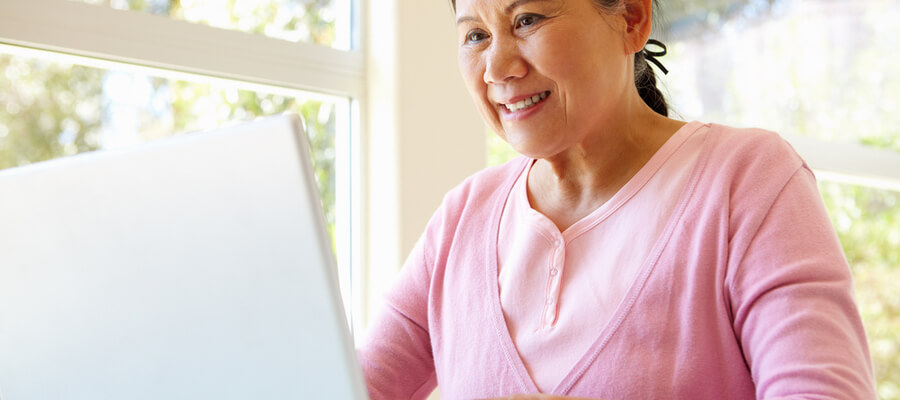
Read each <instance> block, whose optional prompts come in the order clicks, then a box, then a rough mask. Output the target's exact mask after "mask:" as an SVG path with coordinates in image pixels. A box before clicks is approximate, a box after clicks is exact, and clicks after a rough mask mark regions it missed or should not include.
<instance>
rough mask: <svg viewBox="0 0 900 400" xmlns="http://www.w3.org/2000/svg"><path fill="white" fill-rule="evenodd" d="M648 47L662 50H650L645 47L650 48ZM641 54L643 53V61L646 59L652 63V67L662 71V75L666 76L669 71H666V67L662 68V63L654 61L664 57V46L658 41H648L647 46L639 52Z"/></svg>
mask: <svg viewBox="0 0 900 400" xmlns="http://www.w3.org/2000/svg"><path fill="white" fill-rule="evenodd" d="M650 45H654V46H656V47H659V48H661V49H662V50H658V51H653V50H650V49H648V48H647V46H650ZM641 52H643V53H644V59H646V60H647V61H649V62H652V63H653V64H654V65H656V67H657V68H659V70H660V71H662V72H663V74H666V75H668V74H669V70H667V69H666V67H664V66H663V65H662V63H661V62H659V60H657V59H656V57H662V56H664V55H666V45H664V44H663V43H662V42H660V41H659V40H656V39H650V40H648V41H647V44H646V45H644V50H641Z"/></svg>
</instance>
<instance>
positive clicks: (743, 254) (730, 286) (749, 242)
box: [726, 162, 805, 323]
mask: <svg viewBox="0 0 900 400" xmlns="http://www.w3.org/2000/svg"><path fill="white" fill-rule="evenodd" d="M804 166H805V164H804V163H802V162H801V163H800V165H799V166H797V168H795V169H794V171H793V172H791V174H790V175H789V176H788V178H787V179H785V181H784V183H782V184H781V187H780V188H779V189H778V194H776V195H775V197H773V198H772V201H771V202H770V203H769V204H768V206H767V207H766V212H765V213H764V216H763V217H762V218H761V219H760V220H759V223H757V224H756V226H755V227H754V228H753V234H752V235H751V236H750V239H749V240H747V242H746V243H747V244H746V245H745V246H743V248H742V249H741V257H740V259H738V260H735V264H734V269H733V270H732V273H731V274H730V275H731V279H730V282H729V283H728V291H729V293H730V294H732V295H733V294H734V293H735V280H737V277H738V275H739V273H740V271H741V267H742V266H743V265H744V257H746V255H747V250H748V249H749V248H750V246H751V245H752V244H753V242H754V241H756V237H757V235H759V230H760V228H762V226H763V224H764V223H765V222H766V220H768V219H769V216H770V215H771V213H772V207H774V206H775V203H776V202H778V199H779V198H781V195H782V194H783V193H784V190H785V188H787V185H788V184H789V183H790V182H791V181H792V180H794V177H795V176H797V173H798V172H800V171H801V170H803V168H804ZM729 224H730V222H729ZM726 279H727V278H726ZM729 297H731V296H729ZM733 305H734V304H733V302H732V306H733ZM729 309H730V308H729ZM732 314H734V313H733V312H732ZM734 318H737V316H736V315H732V319H734ZM733 322H734V321H733V320H732V323H733Z"/></svg>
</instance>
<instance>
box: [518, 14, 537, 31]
mask: <svg viewBox="0 0 900 400" xmlns="http://www.w3.org/2000/svg"><path fill="white" fill-rule="evenodd" d="M540 18H541V17H540V16H539V15H535V14H524V15H520V16H519V17H518V18H516V28H526V27H529V26H531V25H534V24H536V23H537V22H538V20H539V19H540Z"/></svg>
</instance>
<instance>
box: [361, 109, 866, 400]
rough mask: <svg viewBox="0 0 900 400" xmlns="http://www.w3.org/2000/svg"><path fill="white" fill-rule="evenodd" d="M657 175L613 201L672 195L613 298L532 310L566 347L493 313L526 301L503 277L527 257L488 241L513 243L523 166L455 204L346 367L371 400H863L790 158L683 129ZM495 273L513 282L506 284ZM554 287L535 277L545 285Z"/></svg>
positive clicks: (776, 141)
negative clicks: (510, 222) (508, 225)
mask: <svg viewBox="0 0 900 400" xmlns="http://www.w3.org/2000/svg"><path fill="white" fill-rule="evenodd" d="M685 143H687V144H685ZM692 149H693V150H692ZM692 151H693V153H691V152H692ZM667 152H669V154H668V155H666V153H667ZM661 154H662V155H666V157H658V156H660V155H661ZM654 158H655V159H657V160H656V161H654V160H651V162H648V164H647V166H645V167H644V169H642V170H641V172H639V173H638V174H637V175H636V177H635V178H633V179H632V182H629V184H626V187H625V188H623V189H628V188H629V185H630V184H632V183H633V182H634V181H635V179H638V180H640V179H647V181H646V182H644V185H639V186H641V187H639V188H637V189H636V190H635V193H634V194H633V196H638V197H640V195H641V192H642V191H645V190H650V191H654V190H657V191H658V190H662V191H663V192H665V191H670V192H671V191H672V190H675V193H677V195H676V197H675V200H674V201H672V202H668V203H667V202H662V203H665V204H669V206H663V207H661V208H659V209H656V210H653V211H651V212H650V215H657V216H664V217H663V221H664V222H663V223H661V224H659V226H658V227H656V228H653V227H652V226H651V227H648V228H647V230H648V231H649V233H648V234H646V235H644V237H650V238H651V239H652V240H649V241H647V240H644V241H643V242H641V241H640V240H638V241H636V242H635V247H636V248H637V250H636V251H635V250H632V249H629V251H630V252H631V253H634V254H633V255H631V256H629V257H630V259H640V260H641V262H640V263H637V264H635V263H634V262H631V263H630V266H629V267H628V268H624V271H626V272H627V271H631V272H628V273H624V274H623V275H624V276H625V278H622V279H618V280H616V279H613V280H612V281H614V282H604V281H599V282H596V283H597V285H598V286H601V287H598V288H597V290H598V291H608V292H611V293H614V294H615V293H618V294H617V295H612V296H609V299H607V300H603V301H600V302H594V303H591V302H590V301H585V304H584V307H580V308H579V307H578V304H577V303H578V301H579V296H569V297H568V298H566V297H565V296H566V295H565V294H564V293H570V292H572V293H574V294H581V296H584V294H585V292H590V290H589V289H590V288H586V287H584V285H581V287H579V286H578V285H577V284H575V285H569V284H567V283H566V282H565V281H564V280H563V281H561V282H560V285H559V287H555V288H551V287H549V286H547V285H545V286H544V290H541V291H540V292H539V293H537V294H536V295H537V296H538V297H539V298H541V299H543V298H545V297H546V296H548V295H550V296H551V298H552V299H555V300H556V301H559V302H563V300H565V302H564V303H563V304H562V305H560V306H559V307H558V308H556V309H555V310H556V311H555V312H558V313H559V314H558V315H556V314H554V315H553V316H552V318H550V319H547V318H546V313H545V309H544V308H541V312H540V314H541V315H538V319H537V320H536V321H538V322H537V325H536V326H537V327H538V328H544V329H546V328H548V327H549V328H550V329H559V328H565V329H566V334H567V335H568V336H567V337H568V339H565V340H544V341H542V340H541V338H540V337H537V335H540V334H541V333H540V332H541V329H537V330H534V329H531V328H532V327H531V326H529V327H528V329H519V328H520V327H521V326H522V324H526V325H527V324H529V323H531V322H529V321H534V320H531V319H529V317H528V315H529V313H528V312H527V310H528V309H529V307H528V306H527V305H526V304H525V303H523V302H522V301H520V300H514V301H512V302H510V301H508V300H509V299H510V298H512V299H519V298H520V297H522V296H512V297H507V300H502V295H501V289H502V288H505V289H502V290H503V291H505V292H510V291H515V290H517V289H515V288H516V287H518V288H519V289H521V288H522V287H524V286H521V285H518V284H516V283H514V281H504V276H505V275H504V274H501V270H502V269H501V267H500V264H501V263H502V262H503V260H506V262H507V264H504V265H516V264H510V263H509V260H510V258H509V257H510V256H509V255H510V254H515V253H514V252H513V253H509V252H508V250H509V249H510V248H509V244H510V243H512V244H513V245H514V246H515V244H516V243H523V242H517V240H510V239H509V238H506V237H505V236H504V237H501V236H500V233H501V232H504V235H506V234H508V233H507V232H508V231H507V230H506V229H501V225H502V224H501V220H503V219H506V218H511V217H510V216H511V215H514V214H512V212H511V211H510V210H509V209H507V208H508V207H509V206H510V205H511V204H514V203H515V202H511V201H510V199H511V197H510V196H515V193H516V191H515V189H514V188H515V187H516V182H519V181H520V178H521V177H522V176H523V175H525V174H526V173H527V168H528V167H529V165H530V164H531V160H528V159H524V158H520V159H517V160H514V161H512V162H510V163H507V164H505V165H502V166H499V167H494V168H490V169H487V170H485V171H482V172H480V173H478V174H476V175H474V176H472V177H470V178H469V179H467V180H466V181H465V182H464V183H462V184H461V185H460V186H458V187H457V188H455V189H454V190H452V191H451V192H450V193H449V194H448V195H447V197H446V198H445V201H444V203H443V204H442V205H441V207H440V209H439V210H438V211H437V212H436V213H435V215H434V216H433V217H432V220H431V221H430V222H429V224H428V226H427V228H426V231H425V233H424V234H423V236H422V237H421V239H420V240H419V242H418V244H417V245H416V247H415V249H414V250H413V252H412V253H411V254H410V256H409V258H408V260H407V262H406V265H405V266H404V268H403V270H402V272H401V276H400V277H399V279H398V281H397V283H396V285H395V286H394V288H393V289H392V290H391V291H390V292H389V293H388V295H387V299H386V307H385V308H384V309H383V310H382V312H381V313H380V314H379V316H378V317H377V318H376V320H375V322H374V323H373V326H372V327H371V328H370V331H369V332H368V335H367V341H366V342H365V344H364V345H363V346H362V347H361V348H360V349H359V352H358V353H359V357H360V362H361V364H362V366H363V371H364V374H365V376H366V381H367V384H368V386H369V392H370V395H371V396H372V398H373V399H408V398H414V399H418V398H423V397H424V396H426V395H427V394H428V393H429V392H430V391H431V390H432V389H433V388H434V386H435V384H438V383H439V384H440V386H441V394H442V397H443V398H444V399H471V398H485V397H497V396H506V395H510V394H516V393H537V392H541V391H543V392H548V393H553V394H557V395H568V396H578V397H590V398H606V399H638V398H671V399H713V398H715V399H721V398H729V399H753V398H760V399H762V398H766V399H775V398H811V399H873V398H875V394H874V383H873V378H872V369H871V364H870V361H869V354H868V349H867V346H866V340H865V333H864V331H863V328H862V324H861V322H860V319H859V314H858V312H857V309H856V306H855V304H854V301H853V298H852V287H851V279H850V274H849V268H848V267H847V264H846V261H845V259H844V257H843V254H842V252H841V249H840V245H839V243H838V241H837V238H836V236H835V234H834V232H833V229H832V228H831V225H830V223H829V221H828V219H827V216H826V214H825V210H824V207H823V205H822V201H821V199H820V197H819V195H818V191H817V190H816V186H815V179H814V177H813V175H812V173H811V171H810V170H809V169H808V168H807V167H806V165H805V164H804V163H803V161H802V160H801V159H800V158H799V157H798V156H797V155H796V153H795V152H794V151H793V150H792V149H791V148H790V146H789V145H787V144H786V143H785V142H784V141H783V140H782V139H781V138H779V137H778V136H777V135H775V134H773V133H771V132H766V131H762V130H750V129H734V128H728V127H723V126H719V125H702V124H696V123H692V124H688V125H686V126H685V127H684V128H682V130H680V131H679V132H677V133H676V134H675V135H673V137H672V138H671V139H669V142H667V143H666V145H664V146H663V148H662V149H661V150H660V152H657V155H656V156H654ZM659 158H665V159H664V160H662V159H659ZM670 160H674V161H672V162H673V164H669V162H670ZM679 160H680V161H679ZM667 165H670V166H672V167H673V169H674V170H677V169H678V168H682V169H684V171H685V172H684V173H683V174H682V176H683V182H674V183H672V182H671V179H666V180H663V182H662V183H660V184H659V185H657V186H654V184H653V179H652V177H653V176H655V175H656V174H657V173H658V172H652V173H650V172H644V171H645V170H647V169H648V168H649V169H651V170H653V169H655V170H656V171H660V170H663V171H669V170H667V169H666V166H667ZM679 165H680V167H679ZM685 165H687V166H688V167H687V168H685ZM642 173H643V176H644V177H643V178H642ZM666 173H668V172H663V174H666ZM646 175H650V176H649V177H647V176H646ZM675 175H678V174H675ZM676 181H677V179H676ZM665 182H669V183H668V184H666V183H665ZM633 186H634V185H632V189H634V188H633ZM673 187H674V188H675V189H673ZM676 189H677V190H676ZM629 190H631V189H629ZM626 191H627V190H626ZM617 196H619V194H617ZM613 203H615V198H614V199H613ZM627 203H628V202H625V203H623V204H627ZM637 203H640V201H638V202H637ZM608 204H609V203H608ZM519 206H521V203H520V204H519ZM628 214H629V213H628V212H624V213H622V216H621V217H622V218H626V217H627V216H628ZM592 215H593V214H592ZM611 215H614V214H611ZM638 215H640V213H638ZM588 218H590V216H589V217H588ZM619 223H620V224H625V225H627V223H628V221H627V218H626V219H625V220H624V221H620V222H619ZM635 223H637V220H635ZM576 225H578V224H577V223H576ZM601 225H602V224H601ZM595 226H596V225H595ZM573 227H575V225H573ZM600 231H603V229H600ZM586 232H592V229H588V230H586ZM633 232H634V231H633V230H632V231H631V232H629V231H627V230H625V231H622V232H621V234H622V235H631V234H632V233H633ZM563 233H565V232H563ZM614 235H616V230H608V232H606V233H605V236H600V237H590V240H592V241H599V240H603V237H611V236H614ZM579 236H580V235H579ZM589 236H590V235H589ZM609 240H610V241H611V242H617V243H628V241H624V242H623V241H622V238H621V237H616V238H610V239H609ZM504 243H506V244H504ZM641 243H644V244H641ZM500 247H502V248H504V249H505V250H503V251H501V250H500ZM579 247H580V248H584V249H583V250H578V248H579ZM599 247H604V246H602V245H601V246H599ZM605 248H608V246H607V247H605ZM565 250H566V252H565V253H566V254H565V257H564V260H563V263H562V264H561V265H560V266H561V267H563V268H562V269H561V270H560V269H558V270H557V272H556V275H553V276H557V275H560V274H564V273H565V272H567V271H566V268H570V260H572V259H577V260H581V261H579V263H577V264H578V265H582V266H583V265H588V264H589V262H587V261H585V260H584V257H581V256H582V255H584V254H590V253H591V252H592V251H594V250H593V249H591V248H590V246H583V245H580V246H569V245H566V246H565ZM626 258H628V257H626ZM526 264H527V263H526ZM538 264H541V265H543V264H544V263H543V262H541V263H538ZM519 265H524V264H522V263H520V264H519ZM572 265H575V264H572ZM542 267H543V266H542ZM543 268H546V267H543ZM571 269H574V268H571ZM607 269H609V268H607ZM506 271H513V272H514V273H513V275H518V276H526V275H522V274H521V272H522V271H521V268H519V267H516V268H511V269H510V268H506ZM549 271H552V267H551V268H550V269H547V270H546V271H543V270H541V271H538V272H537V273H536V274H535V276H539V277H540V278H541V279H543V280H544V282H545V283H547V282H551V280H548V279H547V277H548V276H551V275H550V274H552V272H549ZM590 276H592V277H593V278H591V279H596V277H597V276H602V273H601V274H599V275H598V274H594V275H590ZM588 280H590V279H588ZM511 282H513V283H511ZM579 282H582V283H583V280H580V281H579ZM517 285H518V286H517ZM526 286H527V285H526ZM567 286H570V287H567ZM569 289H571V290H569ZM554 291H556V292H554ZM522 298H526V297H522ZM526 303H527V301H526ZM598 304H599V305H600V306H598ZM609 304H614V305H613V306H609ZM564 307H565V309H564ZM532 308H533V307H532ZM564 310H565V311H564ZM604 310H605V311H604ZM516 313H518V314H516ZM531 314H534V312H532V313H531ZM517 315H518V316H517ZM561 319H562V320H561ZM523 321H524V322H523ZM573 321H574V322H573ZM517 324H519V325H517ZM573 327H576V328H573ZM573 330H577V331H576V332H574V335H573ZM545 333H546V331H545ZM535 344H537V346H535ZM520 347H521V349H520Z"/></svg>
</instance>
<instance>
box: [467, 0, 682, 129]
mask: <svg viewBox="0 0 900 400" xmlns="http://www.w3.org/2000/svg"><path fill="white" fill-rule="evenodd" d="M591 1H593V2H594V5H595V6H596V7H597V8H598V9H600V10H601V11H603V12H606V13H608V14H615V13H618V12H621V11H622V9H623V8H624V7H625V4H624V1H623V0H591ZM450 6H451V7H452V8H453V12H454V13H455V12H456V0H450ZM653 8H654V9H657V10H658V9H659V0H653ZM654 14H655V13H654ZM634 84H635V86H636V87H637V90H638V94H639V95H640V96H641V100H644V103H646V104H647V105H648V106H650V108H651V109H652V110H653V111H656V112H657V113H658V114H661V115H664V116H669V105H668V103H667V102H666V98H665V96H663V94H662V92H661V91H660V90H659V88H657V87H656V73H655V72H653V68H651V67H650V63H649V62H648V61H647V53H646V51H639V52H637V53H634Z"/></svg>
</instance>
